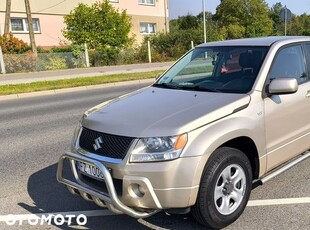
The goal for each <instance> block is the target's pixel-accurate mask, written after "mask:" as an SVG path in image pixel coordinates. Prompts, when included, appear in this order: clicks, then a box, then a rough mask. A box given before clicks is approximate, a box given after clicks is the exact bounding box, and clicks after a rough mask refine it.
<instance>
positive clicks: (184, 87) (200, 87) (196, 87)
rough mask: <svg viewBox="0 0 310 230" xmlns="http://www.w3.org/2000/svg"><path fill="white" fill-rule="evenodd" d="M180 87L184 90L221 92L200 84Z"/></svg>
mask: <svg viewBox="0 0 310 230" xmlns="http://www.w3.org/2000/svg"><path fill="white" fill-rule="evenodd" d="M181 88H182V89H185V90H197V91H203V92H215V93H218V92H221V91H220V90H218V89H214V88H208V87H205V86H201V85H193V86H182V87H181Z"/></svg>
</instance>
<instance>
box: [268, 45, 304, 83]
mask: <svg viewBox="0 0 310 230" xmlns="http://www.w3.org/2000/svg"><path fill="white" fill-rule="evenodd" d="M269 78H270V79H271V80H272V79H275V78H296V79H297V81H298V83H303V82H305V81H306V80H307V74H306V68H305V61H304V55H303V52H302V48H301V46H299V45H297V46H291V47H287V48H284V49H282V50H281V51H280V52H279V53H278V54H277V56H276V58H275V60H274V63H273V65H272V67H271V71H270V74H269Z"/></svg>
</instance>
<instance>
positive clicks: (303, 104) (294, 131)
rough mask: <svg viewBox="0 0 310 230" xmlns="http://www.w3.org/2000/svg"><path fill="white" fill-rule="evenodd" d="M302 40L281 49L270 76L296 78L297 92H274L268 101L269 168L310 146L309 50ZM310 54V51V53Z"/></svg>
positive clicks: (266, 116) (266, 114)
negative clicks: (285, 93)
mask: <svg viewBox="0 0 310 230" xmlns="http://www.w3.org/2000/svg"><path fill="white" fill-rule="evenodd" d="M303 47H305V46H302V45H301V44H296V45H291V46H286V47H284V48H282V49H281V50H279V51H278V53H277V55H276V56H275V59H274V62H273V64H272V66H271V69H270V72H269V76H268V77H269V79H270V81H272V80H273V79H275V78H296V79H297V81H298V84H299V88H298V91H297V92H296V93H294V94H287V95H273V96H271V97H267V98H266V99H265V101H264V103H265V122H266V124H265V127H266V144H267V170H270V169H272V168H273V167H275V166H277V165H279V164H281V163H283V162H285V161H287V160H289V159H290V158H292V157H294V156H296V155H297V154H299V153H301V152H303V151H305V150H307V149H309V147H310V83H309V72H308V68H307V64H306V57H307V56H308V53H306V52H310V50H309V48H310V46H308V50H307V51H306V49H303ZM309 54H310V53H309Z"/></svg>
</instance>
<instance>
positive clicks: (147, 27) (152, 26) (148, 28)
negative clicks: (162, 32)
mask: <svg viewBox="0 0 310 230" xmlns="http://www.w3.org/2000/svg"><path fill="white" fill-rule="evenodd" d="M140 33H141V34H155V33H156V23H146V22H141V23H140Z"/></svg>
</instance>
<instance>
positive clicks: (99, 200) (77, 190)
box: [57, 153, 162, 218]
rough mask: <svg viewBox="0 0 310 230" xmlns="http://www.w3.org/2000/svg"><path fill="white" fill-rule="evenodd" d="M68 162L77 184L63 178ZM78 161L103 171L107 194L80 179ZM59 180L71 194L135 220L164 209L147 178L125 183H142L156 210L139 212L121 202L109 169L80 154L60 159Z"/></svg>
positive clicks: (138, 178) (69, 154)
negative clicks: (76, 163) (65, 165)
mask: <svg viewBox="0 0 310 230" xmlns="http://www.w3.org/2000/svg"><path fill="white" fill-rule="evenodd" d="M66 160H68V161H69V162H70V165H71V169H72V173H73V175H74V178H75V180H76V182H74V181H71V180H68V179H66V178H64V176H63V170H64V162H65V161H66ZM77 161H79V162H83V163H86V164H89V165H92V166H95V167H97V168H98V169H99V170H100V171H101V173H102V175H103V177H104V182H105V184H106V187H107V194H106V193H104V192H102V191H99V190H96V189H94V188H93V187H91V186H89V185H88V184H86V183H84V182H83V181H82V180H81V179H80V176H79V173H78V171H77V169H76V167H75V162H77ZM57 180H58V182H60V183H62V184H65V185H66V186H67V187H68V189H69V191H70V192H71V193H73V194H77V195H81V196H82V197H83V198H84V199H86V200H88V201H94V202H95V203H96V204H97V205H99V206H101V207H107V208H108V209H109V210H110V211H112V212H113V213H117V214H127V215H129V216H131V217H134V218H146V217H149V216H151V215H154V214H155V213H157V212H159V211H160V210H161V209H162V207H161V204H160V203H159V201H158V198H157V196H156V194H155V192H154V189H153V188H152V185H151V183H150V181H149V180H148V179H147V178H142V177H132V178H127V180H125V181H137V182H138V183H139V184H141V183H142V184H143V186H144V187H145V188H147V191H148V193H147V195H148V196H150V197H149V198H148V199H152V200H153V202H154V205H155V206H156V207H157V208H156V210H143V211H137V210H135V209H133V208H131V207H129V206H127V205H125V204H124V203H122V202H121V200H120V199H119V198H118V195H117V192H116V190H115V186H114V183H113V179H112V176H111V174H110V171H109V170H108V169H107V167H105V166H104V165H103V164H102V163H101V162H99V161H97V160H94V159H90V158H87V157H84V156H82V155H79V154H75V153H66V154H64V155H62V156H61V157H60V159H59V163H58V168H57ZM134 189H135V188H132V192H133V193H134V192H135V191H134ZM134 195H135V194H133V196H134ZM141 210H142V209H141Z"/></svg>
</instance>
